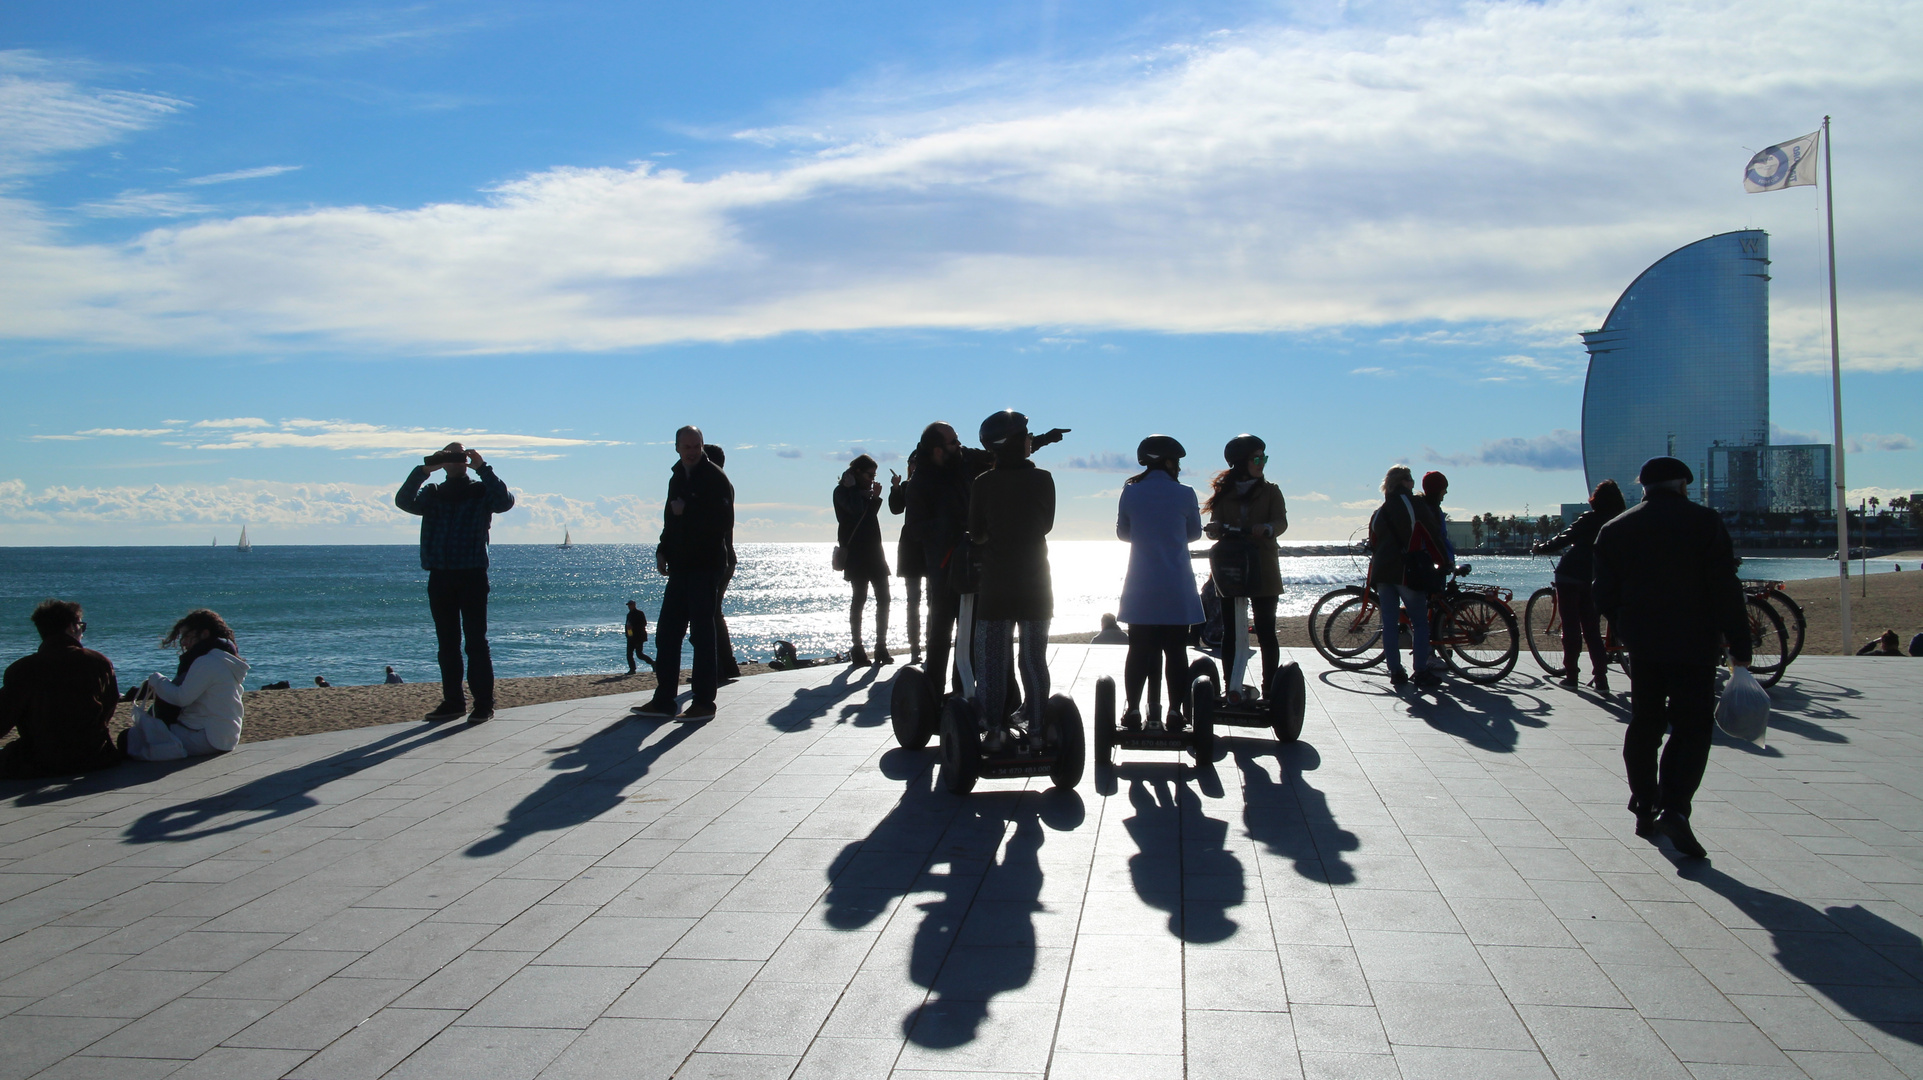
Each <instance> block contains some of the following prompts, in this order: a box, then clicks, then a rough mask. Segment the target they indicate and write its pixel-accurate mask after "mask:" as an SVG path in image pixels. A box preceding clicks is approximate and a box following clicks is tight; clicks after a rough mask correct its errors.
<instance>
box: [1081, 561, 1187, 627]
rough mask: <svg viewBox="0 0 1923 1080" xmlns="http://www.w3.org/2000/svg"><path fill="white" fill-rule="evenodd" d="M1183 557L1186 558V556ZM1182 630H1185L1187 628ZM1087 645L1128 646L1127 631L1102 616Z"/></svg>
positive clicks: (1117, 623) (1106, 615) (1109, 616)
mask: <svg viewBox="0 0 1923 1080" xmlns="http://www.w3.org/2000/svg"><path fill="white" fill-rule="evenodd" d="M1183 557H1184V558H1187V556H1186V555H1184V556H1183ZM1183 629H1185V630H1186V629H1187V627H1184V628H1183ZM1089 643H1090V644H1091V645H1126V644H1128V631H1126V630H1124V629H1122V627H1121V624H1120V623H1119V622H1117V621H1116V619H1115V616H1113V615H1108V614H1104V615H1103V616H1102V628H1101V629H1100V630H1097V631H1096V632H1095V636H1094V637H1092V638H1090V639H1089Z"/></svg>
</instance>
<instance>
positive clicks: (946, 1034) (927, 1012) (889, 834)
mask: <svg viewBox="0 0 1923 1080" xmlns="http://www.w3.org/2000/svg"><path fill="white" fill-rule="evenodd" d="M928 760H929V759H926V758H924V759H923V761H924V766H923V768H922V770H921V771H919V772H917V773H916V774H915V775H913V776H912V777H910V778H909V780H908V783H907V786H906V790H905V791H904V792H903V795H902V799H901V801H900V802H899V803H897V804H896V805H895V808H894V809H893V810H891V811H889V813H888V815H887V816H886V817H884V818H883V819H882V820H881V822H880V823H878V824H877V825H876V826H875V828H874V829H873V830H871V831H870V833H869V834H868V836H867V837H866V838H864V839H862V840H859V841H856V842H854V843H851V844H849V845H848V846H847V847H845V848H843V849H842V851H841V853H840V854H839V855H838V856H837V857H836V858H835V859H834V860H833V861H832V862H831V863H830V866H831V867H833V868H834V869H833V870H831V873H833V875H834V877H833V880H832V881H831V882H830V884H829V886H828V895H827V903H828V910H827V913H826V919H827V922H828V924H829V925H830V926H832V927H834V928H836V929H838V930H859V929H863V928H865V927H867V926H869V925H870V924H872V923H873V922H875V921H876V920H877V919H879V918H881V917H882V916H884V915H886V914H887V913H888V912H889V911H890V910H891V909H892V908H893V906H894V903H895V901H896V900H898V899H899V898H901V897H903V896H906V895H908V894H909V893H911V892H934V893H937V894H938V895H937V896H935V897H934V898H933V899H930V900H926V901H923V902H921V903H919V904H918V905H917V906H918V907H919V909H920V911H921V913H922V914H921V922H920V924H919V925H918V926H917V927H916V930H915V938H914V945H913V949H912V952H911V953H910V956H909V963H908V976H909V978H910V979H911V980H912V981H913V982H914V983H915V984H916V985H918V986H923V987H926V988H928V990H929V991H930V995H929V996H928V998H927V999H926V1000H924V1001H923V1003H922V1004H921V1005H920V1006H918V1007H917V1008H915V1009H913V1010H911V1011H910V1012H909V1013H908V1015H906V1016H904V1017H902V1019H901V1031H902V1034H903V1035H904V1037H906V1038H907V1039H908V1040H909V1041H911V1042H914V1043H916V1044H917V1045H920V1046H926V1047H931V1048H937V1049H941V1048H950V1047H956V1046H962V1045H965V1044H967V1043H969V1042H972V1041H974V1039H975V1037H976V1035H977V1033H978V1032H979V1030H980V1028H981V1024H982V1022H983V1021H984V1020H986V1019H987V1017H988V1006H989V1002H990V1001H992V1000H993V999H994V998H995V996H996V995H998V994H1002V993H1006V992H1008V991H1011V990H1016V989H1019V988H1021V987H1023V986H1026V985H1028V983H1029V981H1030V980H1031V979H1032V978H1034V974H1035V956H1036V953H1035V950H1036V934H1035V925H1034V914H1035V912H1037V911H1040V910H1041V909H1042V904H1041V892H1042V884H1043V880H1044V876H1043V871H1042V867H1041V860H1040V853H1041V850H1042V846H1043V844H1044V843H1045V842H1046V838H1047V830H1049V829H1053V830H1056V831H1067V830H1072V829H1074V828H1076V827H1078V826H1080V825H1081V823H1082V821H1083V818H1084V814H1085V811H1084V808H1083V806H1082V800H1081V797H1080V796H1078V795H1076V794H1075V793H1074V792H1073V791H1058V790H1054V789H1050V790H1048V791H1042V792H1035V791H982V792H977V793H975V794H973V795H970V796H968V797H967V798H957V797H955V796H953V795H950V794H948V793H947V792H946V791H944V790H942V789H941V788H940V787H939V786H938V785H937V783H936V776H935V771H934V769H933V768H932V767H930V766H929V765H928V764H926V762H927V761H928ZM891 775H892V774H891ZM1044 826H1046V828H1044ZM944 865H945V866H946V869H945V870H941V871H937V870H935V869H933V867H935V866H944Z"/></svg>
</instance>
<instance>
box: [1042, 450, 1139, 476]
mask: <svg viewBox="0 0 1923 1080" xmlns="http://www.w3.org/2000/svg"><path fill="white" fill-rule="evenodd" d="M1055 467H1056V468H1058V469H1087V470H1089V471H1091V472H1134V471H1136V470H1137V469H1140V468H1141V466H1140V465H1137V464H1136V463H1135V461H1134V459H1133V458H1130V457H1127V456H1125V455H1123V454H1121V453H1119V452H1117V451H1114V450H1103V451H1102V452H1100V453H1097V454H1089V455H1087V456H1077V457H1071V458H1064V459H1062V460H1061V461H1060V462H1057V463H1056V464H1055Z"/></svg>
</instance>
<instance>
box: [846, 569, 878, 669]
mask: <svg viewBox="0 0 1923 1080" xmlns="http://www.w3.org/2000/svg"><path fill="white" fill-rule="evenodd" d="M849 584H851V585H853V586H854V587H855V599H854V603H852V604H850V605H849V607H848V633H849V634H850V635H852V636H853V637H854V640H855V648H857V649H859V648H861V612H862V609H863V608H865V607H867V606H868V586H869V584H870V583H869V582H866V581H863V580H861V579H860V578H856V579H855V580H854V581H852V582H850V583H849ZM873 584H874V587H875V651H876V652H878V653H880V652H886V651H887V650H888V578H887V576H886V575H883V576H882V577H878V578H876V579H874V582H873Z"/></svg>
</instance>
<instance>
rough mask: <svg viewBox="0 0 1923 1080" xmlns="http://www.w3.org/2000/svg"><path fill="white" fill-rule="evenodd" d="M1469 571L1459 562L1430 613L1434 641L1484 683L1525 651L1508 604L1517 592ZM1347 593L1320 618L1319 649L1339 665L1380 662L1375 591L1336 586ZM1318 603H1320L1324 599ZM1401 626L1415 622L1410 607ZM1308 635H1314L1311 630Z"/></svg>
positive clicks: (1462, 670)
mask: <svg viewBox="0 0 1923 1080" xmlns="http://www.w3.org/2000/svg"><path fill="white" fill-rule="evenodd" d="M1469 571H1470V567H1469V566H1468V564H1466V563H1465V564H1463V565H1461V566H1458V567H1457V568H1456V569H1455V572H1454V573H1452V574H1451V575H1450V577H1449V581H1448V583H1447V584H1446V585H1445V586H1444V587H1443V591H1441V592H1439V593H1432V594H1431V595H1430V597H1429V610H1428V613H1427V614H1428V618H1429V622H1430V625H1431V626H1433V627H1435V632H1434V633H1433V634H1432V635H1431V637H1430V645H1431V646H1432V647H1433V648H1434V649H1435V651H1436V654H1437V655H1439V656H1441V657H1442V658H1443V659H1444V660H1445V661H1446V662H1447V663H1448V665H1449V667H1450V669H1451V670H1452V671H1454V672H1455V673H1456V674H1458V675H1460V676H1462V677H1463V678H1465V679H1467V680H1469V681H1470V682H1473V683H1482V684H1485V685H1486V684H1489V683H1494V682H1499V681H1501V680H1502V678H1503V677H1504V676H1506V675H1508V674H1509V673H1510V672H1511V671H1513V670H1514V669H1515V666H1516V657H1517V655H1519V654H1520V652H1521V648H1522V646H1521V642H1520V641H1519V640H1518V637H1519V635H1518V633H1517V628H1516V612H1515V609H1513V608H1511V607H1510V606H1509V601H1510V599H1511V598H1512V597H1513V596H1514V595H1515V594H1514V593H1513V592H1511V591H1510V590H1508V589H1505V588H1503V587H1501V586H1499V585H1482V584H1475V583H1470V582H1464V581H1462V580H1461V578H1462V576H1463V575H1464V574H1467V573H1469ZM1344 592H1346V593H1348V598H1347V599H1346V600H1342V601H1341V602H1340V603H1338V604H1336V606H1335V608H1334V609H1333V610H1331V611H1330V612H1329V614H1328V615H1327V616H1326V617H1325V618H1324V619H1323V621H1322V643H1321V645H1320V646H1319V648H1318V651H1320V652H1321V653H1322V655H1323V658H1324V659H1326V660H1328V661H1329V662H1330V663H1331V664H1334V665H1335V666H1336V667H1339V668H1343V669H1345V670H1349V671H1361V670H1363V669H1365V668H1370V667H1374V666H1375V665H1376V664H1379V663H1382V662H1383V659H1384V658H1385V656H1386V652H1385V651H1384V650H1383V648H1382V626H1381V624H1382V619H1381V614H1380V611H1379V609H1378V608H1377V607H1376V602H1375V593H1374V591H1373V590H1367V589H1360V588H1357V587H1356V586H1349V587H1348V589H1347V590H1336V593H1344ZM1331 595H1332V596H1333V595H1334V594H1331ZM1323 599H1324V600H1327V599H1330V597H1324V598H1323ZM1317 607H1318V608H1320V607H1321V601H1318V602H1317ZM1400 625H1401V626H1403V627H1409V626H1411V625H1412V624H1411V623H1410V621H1409V612H1408V610H1407V609H1404V611H1403V612H1402V619H1401V624H1400ZM1404 632H1406V631H1404ZM1400 636H1401V635H1400V633H1399V634H1398V637H1400ZM1310 640H1311V641H1312V642H1313V641H1314V640H1315V639H1314V637H1313V635H1312V636H1311V639H1310Z"/></svg>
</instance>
